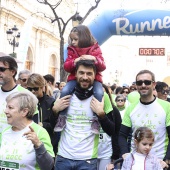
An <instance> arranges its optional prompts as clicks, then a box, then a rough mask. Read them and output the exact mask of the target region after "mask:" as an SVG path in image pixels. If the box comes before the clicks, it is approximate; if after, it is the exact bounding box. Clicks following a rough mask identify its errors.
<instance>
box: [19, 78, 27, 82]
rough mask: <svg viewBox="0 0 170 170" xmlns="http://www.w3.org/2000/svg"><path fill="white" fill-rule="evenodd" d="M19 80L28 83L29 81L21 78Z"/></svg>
mask: <svg viewBox="0 0 170 170" xmlns="http://www.w3.org/2000/svg"><path fill="white" fill-rule="evenodd" d="M19 80H21V81H22V82H26V81H27V79H21V78H19Z"/></svg>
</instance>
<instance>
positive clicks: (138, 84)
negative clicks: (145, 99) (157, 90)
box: [136, 80, 154, 86]
mask: <svg viewBox="0 0 170 170" xmlns="http://www.w3.org/2000/svg"><path fill="white" fill-rule="evenodd" d="M152 82H154V81H152V80H139V81H136V85H137V86H142V84H143V83H144V84H145V85H147V86H148V85H151V83H152Z"/></svg>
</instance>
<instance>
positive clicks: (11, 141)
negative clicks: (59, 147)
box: [0, 122, 54, 170]
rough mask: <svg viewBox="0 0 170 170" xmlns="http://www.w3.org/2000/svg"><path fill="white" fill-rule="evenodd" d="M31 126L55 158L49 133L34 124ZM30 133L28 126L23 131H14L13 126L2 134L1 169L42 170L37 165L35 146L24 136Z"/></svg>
mask: <svg viewBox="0 0 170 170" xmlns="http://www.w3.org/2000/svg"><path fill="white" fill-rule="evenodd" d="M30 126H31V127H32V128H33V129H34V131H35V132H36V134H37V136H38V138H39V139H40V140H41V141H42V142H43V143H44V146H45V148H46V150H47V152H48V153H49V154H51V156H53V157H54V153H53V148H52V145H51V141H50V137H49V135H48V133H47V131H46V130H45V129H44V128H43V127H41V126H39V125H38V124H36V123H34V122H32V123H31V124H30ZM28 131H30V128H29V127H28V126H27V127H25V128H24V129H22V130H21V131H17V132H15V131H13V130H12V128H11V126H9V127H8V128H6V129H5V130H4V131H3V132H2V134H1V135H2V136H1V138H0V139H1V140H0V144H1V145H0V168H5V169H4V170H40V168H39V166H38V164H37V163H36V155H35V149H34V145H33V144H32V142H31V140H27V139H26V137H25V136H23V134H24V133H25V132H28Z"/></svg>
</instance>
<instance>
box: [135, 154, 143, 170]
mask: <svg viewBox="0 0 170 170" xmlns="http://www.w3.org/2000/svg"><path fill="white" fill-rule="evenodd" d="M133 156H134V160H135V163H134V164H133V165H132V170H144V165H145V158H146V155H144V154H140V153H138V152H135V153H134V155H133Z"/></svg>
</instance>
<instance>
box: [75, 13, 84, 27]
mask: <svg viewBox="0 0 170 170" xmlns="http://www.w3.org/2000/svg"><path fill="white" fill-rule="evenodd" d="M82 19H83V18H82V17H81V16H80V15H79V13H78V12H76V14H75V15H74V16H73V18H72V25H73V27H76V26H77V25H79V24H80V21H81V20H82Z"/></svg>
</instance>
